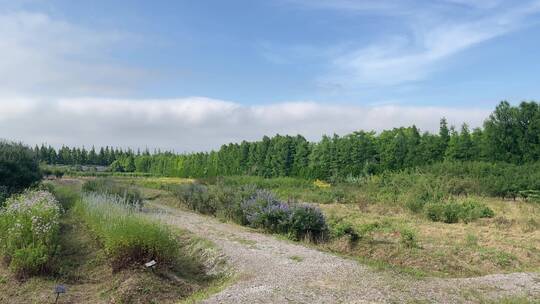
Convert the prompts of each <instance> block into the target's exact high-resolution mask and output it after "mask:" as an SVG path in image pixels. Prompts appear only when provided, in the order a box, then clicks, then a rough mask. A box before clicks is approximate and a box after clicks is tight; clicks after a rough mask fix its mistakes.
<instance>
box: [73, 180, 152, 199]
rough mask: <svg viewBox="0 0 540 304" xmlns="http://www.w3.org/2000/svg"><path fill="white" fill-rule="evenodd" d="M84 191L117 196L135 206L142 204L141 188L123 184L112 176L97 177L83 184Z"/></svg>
mask: <svg viewBox="0 0 540 304" xmlns="http://www.w3.org/2000/svg"><path fill="white" fill-rule="evenodd" d="M82 190H83V192H97V193H101V194H107V195H112V196H117V197H119V198H121V199H122V200H123V201H124V202H125V203H127V204H129V205H133V206H140V205H142V202H143V200H142V195H141V192H140V191H139V189H137V188H135V187H133V186H128V185H124V184H121V183H119V182H117V181H115V180H114V179H112V178H107V177H105V178H96V179H93V180H88V181H86V182H85V183H84V184H83V187H82Z"/></svg>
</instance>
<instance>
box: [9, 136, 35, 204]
mask: <svg viewBox="0 0 540 304" xmlns="http://www.w3.org/2000/svg"><path fill="white" fill-rule="evenodd" d="M40 179H41V172H40V170H39V164H38V162H37V159H36V156H35V154H34V152H33V151H32V150H31V149H30V148H28V147H26V146H24V145H22V144H17V143H11V142H6V141H0V203H1V202H3V201H4V199H5V198H7V197H8V196H9V195H11V194H13V193H16V192H20V191H22V190H24V189H25V188H27V187H29V186H31V185H33V184H34V183H36V182H37V181H39V180H40Z"/></svg>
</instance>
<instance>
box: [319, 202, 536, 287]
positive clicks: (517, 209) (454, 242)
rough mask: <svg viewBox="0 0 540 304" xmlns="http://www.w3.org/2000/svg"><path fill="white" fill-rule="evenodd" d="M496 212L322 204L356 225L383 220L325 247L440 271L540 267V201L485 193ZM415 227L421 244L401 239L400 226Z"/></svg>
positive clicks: (467, 273) (456, 273) (432, 272)
mask: <svg viewBox="0 0 540 304" xmlns="http://www.w3.org/2000/svg"><path fill="white" fill-rule="evenodd" d="M482 200H483V201H485V202H486V204H487V205H488V206H490V207H491V208H492V209H493V210H494V211H495V214H496V215H495V217H494V218H491V219H480V220H478V221H476V222H473V223H469V224H464V223H457V224H445V223H440V222H432V221H430V220H428V219H427V218H425V217H424V216H422V215H416V214H411V213H410V212H408V211H406V210H404V209H402V208H400V207H391V206H385V205H379V204H372V205H369V204H354V205H352V204H327V205H320V207H321V208H322V209H323V210H324V211H325V213H326V214H327V215H328V216H330V217H337V218H345V219H346V220H347V221H349V222H351V223H352V224H353V225H354V226H355V227H359V228H360V227H362V226H363V225H366V224H371V223H376V222H377V223H380V224H381V227H382V229H378V230H376V231H374V232H373V233H371V234H370V235H369V237H367V238H363V239H361V240H360V241H359V242H358V243H356V244H354V245H351V244H348V243H346V242H345V241H344V240H337V241H334V242H332V243H330V244H328V245H326V248H327V249H329V250H333V251H336V252H339V253H343V254H347V255H350V256H354V257H358V258H360V259H362V260H364V261H366V262H370V263H375V264H378V265H386V266H390V267H392V266H397V267H398V268H402V269H406V270H407V269H408V270H412V271H413V272H418V273H425V274H430V275H437V276H451V277H467V276H475V275H484V274H490V273H501V272H515V271H540V205H539V204H534V203H525V202H513V201H502V200H497V199H482ZM403 227H408V228H412V229H413V230H414V231H416V233H417V236H418V245H419V247H418V248H404V246H402V245H400V243H399V240H400V235H399V230H400V228H403Z"/></svg>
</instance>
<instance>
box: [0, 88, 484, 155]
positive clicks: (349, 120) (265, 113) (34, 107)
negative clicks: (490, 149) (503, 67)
mask: <svg viewBox="0 0 540 304" xmlns="http://www.w3.org/2000/svg"><path fill="white" fill-rule="evenodd" d="M10 100H13V99H4V98H0V113H2V115H0V138H7V139H11V140H22V141H24V142H26V143H28V144H32V145H33V144H40V143H43V142H47V143H49V144H53V145H56V146H58V145H62V144H67V145H77V146H82V145H86V146H89V145H96V146H102V145H113V146H122V147H133V148H138V147H140V148H144V147H149V148H154V147H158V148H162V149H174V150H176V151H199V150H207V149H212V148H218V147H219V146H220V145H221V144H224V143H228V142H239V141H241V140H257V139H260V138H261V137H262V136H263V135H273V134H276V133H280V134H291V135H296V134H302V135H304V136H306V137H307V138H308V139H311V140H318V139H319V138H320V136H321V135H322V134H332V133H338V134H346V133H349V132H352V131H355V130H360V129H363V130H376V131H380V130H383V129H388V128H392V127H400V126H407V125H412V124H416V125H417V126H418V127H419V128H421V129H422V130H429V131H437V129H438V123H439V119H440V117H442V116H446V117H447V118H448V119H449V121H450V122H452V123H455V124H461V123H462V122H467V123H469V124H470V125H471V126H473V127H474V126H479V125H480V124H481V122H482V121H483V119H485V118H486V117H487V115H488V114H489V111H487V110H484V109H474V108H445V107H411V106H395V105H382V106H373V107H360V106H353V105H325V104H319V103H314V102H308V101H302V102H289V103H279V104H273V105H256V106H245V105H240V104H238V103H235V102H230V101H223V100H215V99H209V98H202V97H190V98H179V99H166V100H124V99H95V98H84V99H60V100H35V99H18V100H26V102H22V103H20V102H16V103H14V102H11V101H10Z"/></svg>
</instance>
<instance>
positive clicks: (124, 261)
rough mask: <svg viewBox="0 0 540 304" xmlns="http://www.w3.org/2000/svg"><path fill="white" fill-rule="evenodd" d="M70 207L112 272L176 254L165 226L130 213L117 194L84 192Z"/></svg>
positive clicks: (164, 260) (169, 261)
mask: <svg viewBox="0 0 540 304" xmlns="http://www.w3.org/2000/svg"><path fill="white" fill-rule="evenodd" d="M73 210H74V212H75V214H77V215H78V216H79V217H80V218H81V219H82V220H83V221H84V223H85V224H86V225H87V226H88V227H89V228H90V230H91V231H92V232H93V233H94V234H95V236H96V237H97V239H98V240H99V241H100V242H101V243H102V244H103V247H104V249H105V252H106V254H107V256H108V258H109V260H110V264H111V266H112V268H113V271H118V270H120V269H123V268H125V267H128V266H129V265H132V264H134V263H144V262H148V261H150V260H156V261H158V263H159V264H160V265H170V264H172V263H173V262H174V261H175V258H176V257H177V255H178V248H179V244H178V242H177V241H176V239H175V238H174V235H173V234H172V233H171V231H170V230H169V229H168V228H167V227H166V226H164V225H162V224H160V223H158V222H155V221H152V220H150V219H148V218H146V217H144V216H143V215H141V214H138V213H136V212H134V209H133V207H132V206H130V205H128V204H125V203H124V201H123V200H122V199H121V198H120V197H118V196H111V195H105V194H99V193H86V194H84V195H83V197H82V200H80V201H79V202H78V203H76V205H75V206H74V209H73Z"/></svg>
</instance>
